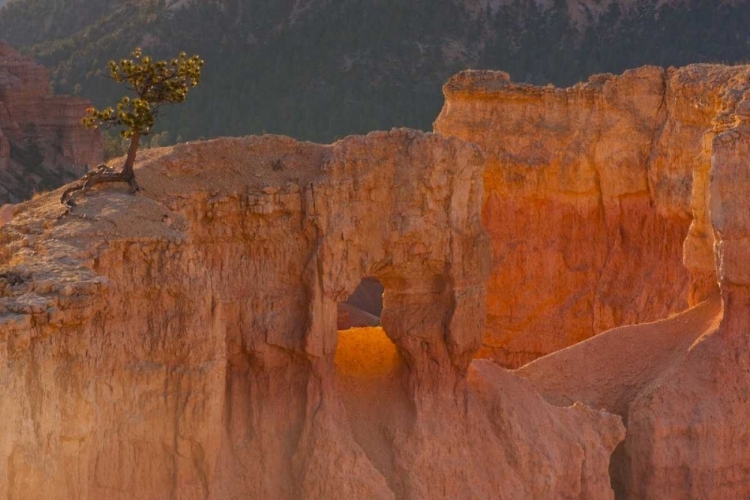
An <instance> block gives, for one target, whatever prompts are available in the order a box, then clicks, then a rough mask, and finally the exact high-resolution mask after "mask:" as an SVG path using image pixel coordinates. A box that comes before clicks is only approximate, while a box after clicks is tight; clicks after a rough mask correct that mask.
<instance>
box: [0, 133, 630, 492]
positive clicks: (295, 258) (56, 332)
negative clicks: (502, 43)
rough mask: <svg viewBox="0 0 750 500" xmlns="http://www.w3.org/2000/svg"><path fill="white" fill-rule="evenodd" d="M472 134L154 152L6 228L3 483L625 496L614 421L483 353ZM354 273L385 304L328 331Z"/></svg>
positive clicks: (30, 210) (0, 299) (482, 274)
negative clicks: (130, 175)
mask: <svg viewBox="0 0 750 500" xmlns="http://www.w3.org/2000/svg"><path fill="white" fill-rule="evenodd" d="M485 167H486V164H485V160H484V155H483V154H482V152H481V151H480V150H479V148H478V147H476V146H474V145H472V144H468V143H465V142H463V141H461V140H459V139H455V138H452V139H446V138H443V137H440V136H438V135H433V134H424V133H421V132H415V131H411V130H394V131H392V132H389V133H385V132H378V133H372V134H369V135H367V136H364V137H361V136H360V137H349V138H347V139H344V140H342V141H339V142H337V143H335V144H333V145H330V146H323V145H317V144H311V143H301V142H296V141H294V140H292V139H289V138H283V137H276V136H263V137H249V138H240V139H218V140H214V141H209V142H205V143H189V144H185V145H180V146H176V147H174V148H164V149H157V150H148V151H145V152H143V154H142V155H141V157H140V159H139V162H138V166H137V169H136V175H137V176H138V180H139V183H140V184H141V186H143V187H144V188H145V191H143V192H141V193H139V194H138V195H136V196H132V195H129V194H127V193H126V192H125V187H118V186H104V187H101V188H97V189H95V190H92V192H90V193H89V194H88V195H87V196H86V197H85V198H83V199H82V200H81V201H80V203H79V206H77V207H75V208H73V209H72V210H71V211H70V213H68V214H65V213H64V212H65V210H64V209H63V207H61V206H60V205H59V202H58V197H59V194H60V193H59V192H55V193H51V194H50V195H46V196H41V197H38V198H37V199H35V200H32V201H30V202H27V203H24V204H21V205H18V206H16V207H15V208H14V213H15V215H14V217H13V219H12V220H10V221H9V222H7V223H6V224H4V225H3V226H2V228H0V242H1V243H2V245H0V287H2V288H0V385H1V386H2V387H3V388H4V389H3V391H0V423H1V425H2V426H1V427H0V497H3V498H5V497H7V498H24V499H37V498H38V499H42V498H43V499H69V498H77V499H99V498H111V499H123V500H124V499H132V498H154V499H159V498H165V499H166V498H216V499H226V498H258V499H261V498H263V499H265V498H273V499H290V500H291V499H299V498H310V499H321V498H326V499H352V498H383V499H387V498H399V499H427V498H430V499H433V498H445V499H467V500H468V499H475V498H503V499H505V498H508V499H528V498H585V499H602V498H605V499H606V498H613V493H612V490H611V487H610V481H609V476H608V473H607V470H608V466H609V457H610V455H611V453H612V451H613V450H614V448H615V447H616V445H617V444H618V443H619V442H620V441H621V440H622V439H623V437H624V431H623V426H622V423H621V419H620V418H619V417H616V416H614V415H612V414H610V413H608V412H604V411H598V410H592V409H590V408H588V407H586V406H584V405H581V404H577V405H573V406H571V407H566V408H560V407H557V406H554V405H552V404H550V403H548V402H546V401H544V400H543V399H542V398H541V397H540V396H539V395H538V394H537V393H536V392H535V391H534V389H533V388H532V386H531V384H530V383H529V382H528V381H526V380H523V379H522V378H519V377H517V376H515V375H513V374H511V373H509V372H507V371H505V370H503V369H502V368H500V367H498V366H497V365H495V364H493V363H491V362H489V361H484V360H480V361H476V362H472V358H473V357H474V354H475V352H476V351H477V350H478V349H479V348H480V347H481V344H482V338H483V335H484V331H485V326H484V324H485V318H486V308H485V304H486V283H487V279H488V277H489V272H490V263H491V259H490V250H491V248H490V240H489V236H488V234H487V232H486V231H485V229H484V228H483V226H482V223H481V208H482V199H483V193H484V188H483V175H484V172H485ZM363 278H374V279H376V280H377V281H378V282H379V283H381V284H382V286H383V287H384V291H383V292H382V307H383V309H382V311H381V315H380V318H381V323H382V327H374V328H365V329H362V328H359V329H358V328H354V329H349V330H346V331H344V332H341V333H339V332H337V312H338V304H340V303H342V302H345V301H346V300H347V299H348V297H350V296H351V294H352V292H354V291H355V289H356V288H357V286H358V284H359V283H360V282H361V281H362V279H363Z"/></svg>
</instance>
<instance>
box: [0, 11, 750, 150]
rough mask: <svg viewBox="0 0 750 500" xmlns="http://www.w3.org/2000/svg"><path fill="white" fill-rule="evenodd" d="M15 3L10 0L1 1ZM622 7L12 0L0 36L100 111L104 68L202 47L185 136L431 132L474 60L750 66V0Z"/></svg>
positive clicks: (516, 67) (612, 66)
mask: <svg viewBox="0 0 750 500" xmlns="http://www.w3.org/2000/svg"><path fill="white" fill-rule="evenodd" d="M0 1H1V0H0ZM656 4H657V2H656V1H655V0H652V1H647V0H643V1H641V2H635V3H633V2H630V4H629V6H628V7H620V6H619V4H617V3H613V4H611V5H610V7H609V8H608V10H607V11H605V12H604V13H603V14H601V15H600V16H594V15H593V14H591V13H587V12H583V15H584V17H585V19H586V21H585V22H583V23H580V22H578V23H574V22H572V21H570V19H569V13H568V8H567V4H566V0H550V2H549V4H548V5H547V6H546V7H544V8H542V7H538V6H537V4H536V3H535V2H533V1H528V0H509V3H507V4H504V5H501V4H499V3H488V4H484V6H482V5H483V4H481V3H477V2H472V7H471V8H470V7H469V6H468V2H462V1H454V0H362V1H360V2H347V1H324V0H309V1H307V2H304V1H302V0H252V1H243V0H222V1H213V2H212V1H201V2H192V3H191V2H178V3H176V4H175V3H174V2H165V1H164V0H161V1H143V0H141V1H132V0H131V1H114V0H86V1H85V2H84V1H83V0H10V2H9V3H8V4H7V5H5V6H4V7H3V8H2V9H0V37H4V38H6V39H7V40H8V41H9V42H10V43H12V44H14V45H16V46H18V47H20V48H21V49H22V50H24V51H25V52H27V53H29V54H31V55H33V56H34V57H35V58H36V59H37V60H38V61H40V62H41V63H43V64H45V65H47V66H49V67H50V68H51V69H52V75H53V79H54V84H55V87H56V90H57V91H59V92H64V93H72V94H80V95H82V96H84V97H87V98H90V99H92V100H93V101H94V103H96V104H104V103H107V102H108V101H111V100H112V99H113V98H114V97H115V96H118V95H119V94H120V93H121V89H119V88H117V86H116V85H115V84H113V83H112V82H111V81H109V80H107V79H106V78H103V77H102V70H103V68H104V67H105V63H106V61H107V60H108V59H111V58H120V57H123V56H126V55H127V54H128V53H129V52H130V50H131V49H132V48H133V47H135V46H142V47H143V48H144V49H145V50H146V51H148V52H152V53H155V54H156V55H157V56H169V55H171V54H173V53H174V52H176V51H180V50H185V51H187V52H188V53H198V54H200V55H201V56H202V57H203V58H204V59H205V61H206V67H205V69H204V79H203V81H202V83H201V85H200V86H199V87H198V88H197V89H196V90H195V92H194V94H191V96H190V98H189V99H188V102H187V103H186V104H184V105H181V106H179V107H175V108H173V109H170V110H169V111H168V112H167V114H166V115H165V116H164V118H163V119H162V120H161V122H160V125H161V126H162V127H163V129H166V130H168V131H169V133H170V141H174V140H175V139H176V138H177V137H178V136H180V137H182V138H183V139H185V140H188V139H195V138H199V137H212V136H217V135H242V134H249V133H261V132H263V131H267V132H274V133H282V134H288V135H292V136H294V137H297V138H302V139H311V140H316V141H329V140H332V139H334V138H337V137H341V136H344V135H346V134H351V133H360V132H366V131H369V130H373V129H388V128H390V127H392V126H402V125H403V126H410V127H416V128H421V129H429V128H430V126H431V122H432V120H433V119H434V118H435V117H436V116H437V114H438V112H439V110H440V107H441V105H442V95H441V86H442V83H443V82H444V81H445V80H446V79H447V78H448V77H449V76H450V75H451V74H453V73H455V72H457V71H459V70H461V69H464V68H467V67H471V68H492V69H503V70H506V71H508V72H509V73H510V74H511V76H512V78H513V79H514V80H516V81H528V82H533V83H541V84H545V83H548V82H552V83H555V84H558V85H564V84H571V83H574V82H576V81H578V80H580V79H585V78H586V77H587V76H588V75H589V74H591V73H596V72H620V71H622V70H624V69H626V68H630V67H634V66H638V65H642V64H657V65H683V64H687V63H691V62H700V61H717V62H739V61H745V60H748V59H750V57H749V56H750V31H749V30H748V29H747V26H750V5H749V4H748V3H746V2H740V3H734V4H733V5H730V4H720V2H717V1H716V0H689V1H687V2H685V3H682V4H679V5H677V6H670V5H663V6H661V7H656Z"/></svg>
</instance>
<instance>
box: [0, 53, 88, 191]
mask: <svg viewBox="0 0 750 500" xmlns="http://www.w3.org/2000/svg"><path fill="white" fill-rule="evenodd" d="M88 105H89V104H88V102H87V101H86V100H84V99H81V98H77V97H68V96H52V95H51V94H50V90H49V74H48V73H47V70H46V69H45V68H44V67H42V66H40V65H38V64H35V63H34V62H33V61H32V60H31V59H29V58H26V57H23V56H21V55H20V54H19V53H18V52H16V51H15V50H13V49H12V48H11V47H10V46H8V45H6V44H4V43H3V42H0V181H1V182H0V203H3V202H18V201H22V200H23V199H26V198H29V197H30V196H31V195H32V194H33V192H34V191H35V190H43V189H45V188H46V189H49V187H50V185H51V184H54V185H55V186H54V187H56V186H57V185H59V184H60V182H61V181H64V180H70V179H73V178H75V177H78V176H80V175H81V174H83V173H85V172H86V167H87V166H90V167H91V166H94V165H96V164H98V163H100V162H101V160H102V139H101V134H100V133H99V132H98V131H96V130H86V129H85V128H84V127H83V126H82V125H81V124H80V118H81V116H83V114H84V110H85V109H86V107H87V106H88ZM32 142H33V143H34V144H35V145H36V146H37V147H38V148H39V150H40V153H41V154H42V155H43V159H42V160H41V161H40V162H36V161H31V160H30V159H29V158H27V157H25V155H24V154H23V153H22V152H20V153H18V154H16V155H12V148H11V145H12V144H13V145H15V148H16V149H25V148H27V146H28V145H29V144H30V143H32ZM37 163H38V164H37Z"/></svg>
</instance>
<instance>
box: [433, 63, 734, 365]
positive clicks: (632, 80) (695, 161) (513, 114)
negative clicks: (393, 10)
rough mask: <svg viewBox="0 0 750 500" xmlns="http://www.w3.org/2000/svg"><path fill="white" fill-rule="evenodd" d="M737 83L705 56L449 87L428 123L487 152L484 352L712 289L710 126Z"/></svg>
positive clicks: (651, 316)
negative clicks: (570, 81) (670, 65)
mask: <svg viewBox="0 0 750 500" xmlns="http://www.w3.org/2000/svg"><path fill="white" fill-rule="evenodd" d="M746 82H747V69H746V68H744V67H738V68H730V67H723V66H709V65H696V66H688V67H686V68H682V69H669V70H664V69H661V68H655V67H644V68H640V69H637V70H632V71H627V72H625V73H624V74H623V75H621V76H614V75H596V76H594V77H592V78H591V79H590V80H589V81H588V82H586V83H581V84H578V85H576V86H573V87H570V88H567V89H559V88H555V87H553V86H547V87H534V86H530V85H524V84H514V83H512V82H511V81H510V79H509V78H508V75H507V74H505V73H502V72H488V71H467V72H463V73H460V74H459V75H456V76H455V77H453V78H452V79H451V80H450V81H448V83H447V84H446V85H445V87H444V93H445V96H446V103H445V106H444V108H443V110H442V112H441V114H440V116H439V117H438V119H437V121H436V122H435V130H436V131H437V132H440V133H442V134H445V135H449V136H456V137H460V138H462V139H465V140H467V141H472V142H475V143H476V144H478V145H479V146H480V147H481V148H482V150H483V151H484V152H485V153H486V155H487V161H488V166H487V170H486V172H485V178H484V180H485V201H484V209H483V220H484V224H485V226H486V227H487V229H488V231H489V232H490V235H491V238H492V244H493V266H492V273H491V277H490V280H489V284H488V297H489V299H488V320H487V325H486V334H485V340H484V348H483V350H482V356H485V357H489V358H492V359H494V360H496V361H497V362H499V363H501V364H503V365H505V366H510V367H518V366H521V365H523V364H525V363H527V362H529V361H531V360H533V359H535V358H537V357H539V356H542V355H544V354H548V353H551V352H555V351H557V350H559V349H562V348H564V347H566V346H569V345H572V344H575V343H576V342H579V341H581V340H584V339H586V338H589V337H591V336H592V335H595V334H597V333H600V332H602V331H605V330H608V329H610V328H613V327H616V326H621V325H628V324H637V323H643V322H648V321H654V320H658V319H661V318H665V317H667V316H669V315H670V314H674V313H677V312H680V311H682V310H684V309H686V308H687V307H688V306H689V305H695V304H697V303H699V302H700V301H701V300H703V299H705V298H706V297H708V296H709V295H710V294H711V293H712V291H713V290H716V271H715V268H714V261H713V253H712V245H713V236H712V233H711V231H710V228H709V225H708V222H707V221H708V219H707V213H708V212H707V211H706V209H705V207H706V196H705V190H706V185H707V178H708V172H709V167H710V158H711V147H710V144H711V140H712V137H713V132H712V129H713V127H714V124H716V123H720V122H726V121H727V120H729V121H731V120H732V119H733V118H732V117H731V116H730V115H731V113H729V112H728V110H731V108H732V107H733V105H735V104H736V103H737V102H738V100H740V99H741V98H742V96H743V95H744V92H745V91H746V89H747V83H746ZM683 245H684V251H683ZM683 255H684V258H683Z"/></svg>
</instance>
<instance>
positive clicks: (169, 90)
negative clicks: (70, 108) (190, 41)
mask: <svg viewBox="0 0 750 500" xmlns="http://www.w3.org/2000/svg"><path fill="white" fill-rule="evenodd" d="M202 67H203V60H202V59H201V58H200V57H199V56H197V55H194V56H192V57H187V54H185V52H181V53H180V55H179V56H178V57H176V58H174V59H172V60H171V61H170V62H167V61H154V60H153V58H152V57H151V56H144V55H143V54H142V52H141V49H140V48H136V49H135V50H134V51H133V53H132V54H131V59H121V60H120V61H119V62H115V61H109V64H108V68H109V74H110V77H111V78H112V79H113V80H114V81H116V82H118V83H123V84H125V86H126V87H127V88H128V90H130V91H131V92H134V93H135V95H136V97H135V98H131V97H129V96H124V97H122V98H121V99H120V102H118V103H117V108H116V109H115V108H112V107H107V108H104V109H102V110H99V109H96V108H93V107H91V108H88V109H87V110H86V113H87V115H88V116H85V117H84V118H83V119H82V120H81V122H82V123H83V125H84V126H86V127H89V128H91V127H97V126H100V125H102V126H107V127H109V126H124V127H125V128H124V129H123V130H122V131H121V132H120V134H121V135H122V136H123V137H126V138H132V137H134V136H137V135H145V134H148V133H149V132H150V131H151V128H152V127H153V126H154V122H155V121H156V116H157V113H158V111H159V107H160V106H162V105H165V104H175V103H181V102H184V101H185V98H186V97H187V94H188V91H189V90H190V89H191V88H193V87H195V86H197V85H198V84H199V83H200V79H201V68H202Z"/></svg>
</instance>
